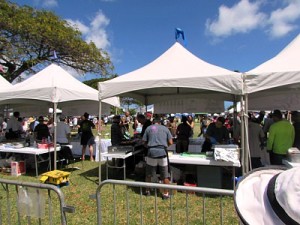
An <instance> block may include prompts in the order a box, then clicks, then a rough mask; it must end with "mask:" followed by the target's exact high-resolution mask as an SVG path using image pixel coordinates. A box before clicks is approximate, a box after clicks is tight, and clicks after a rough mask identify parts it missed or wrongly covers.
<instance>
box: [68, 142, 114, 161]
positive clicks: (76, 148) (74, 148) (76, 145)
mask: <svg viewBox="0 0 300 225" xmlns="http://www.w3.org/2000/svg"><path fill="white" fill-rule="evenodd" d="M95 142H96V144H94V156H95V161H99V153H98V152H99V140H95ZM70 144H71V145H72V152H73V154H74V155H81V152H82V150H81V149H82V146H81V145H80V141H74V142H71V143H70ZM100 144H101V146H100V148H101V154H103V153H107V151H108V150H107V147H108V146H111V140H110V139H101V142H100ZM85 154H86V155H89V154H90V151H89V149H88V147H87V148H86V150H85ZM105 160H106V158H104V157H103V156H101V161H105Z"/></svg>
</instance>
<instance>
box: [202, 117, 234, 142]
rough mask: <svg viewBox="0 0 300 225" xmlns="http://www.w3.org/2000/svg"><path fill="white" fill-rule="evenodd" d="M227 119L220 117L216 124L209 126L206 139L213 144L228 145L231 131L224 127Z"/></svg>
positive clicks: (205, 135)
mask: <svg viewBox="0 0 300 225" xmlns="http://www.w3.org/2000/svg"><path fill="white" fill-rule="evenodd" d="M224 123H225V119H224V117H222V116H219V117H218V118H217V120H216V122H214V123H211V124H209V126H208V128H207V130H206V133H205V134H204V137H205V139H206V141H208V142H210V143H211V144H217V143H218V144H227V142H228V141H229V131H228V129H227V128H226V127H225V126H224Z"/></svg>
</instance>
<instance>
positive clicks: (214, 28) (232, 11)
mask: <svg viewBox="0 0 300 225" xmlns="http://www.w3.org/2000/svg"><path fill="white" fill-rule="evenodd" d="M259 6H260V2H259V1H257V2H252V3H250V2H249V1H248V0H241V1H240V2H239V3H237V4H236V5H234V6H233V7H231V8H229V7H227V6H224V5H222V6H220V8H219V16H218V18H217V19H216V20H213V21H211V20H207V21H206V29H207V31H208V33H210V34H212V35H213V36H216V37H222V36H230V35H233V34H236V33H247V32H249V31H251V30H253V29H256V28H257V27H259V26H262V25H263V21H264V20H265V19H266V15H265V14H264V13H261V12H259Z"/></svg>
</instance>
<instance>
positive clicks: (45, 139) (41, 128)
mask: <svg viewBox="0 0 300 225" xmlns="http://www.w3.org/2000/svg"><path fill="white" fill-rule="evenodd" d="M57 119H58V120H57V122H56V142H57V143H58V144H60V145H62V146H65V145H68V144H69V143H70V138H71V130H72V129H74V130H77V132H78V134H79V136H80V144H81V145H82V160H85V152H86V148H88V149H89V153H90V160H91V161H94V156H93V155H94V154H93V152H94V149H93V145H94V144H95V140H94V135H93V132H92V129H95V128H96V126H98V118H97V117H94V118H90V115H89V114H88V113H87V112H85V113H84V114H83V115H82V116H80V117H76V116H74V117H67V116H65V115H64V114H59V115H58V117H57ZM0 122H1V123H0V133H1V136H2V137H5V139H6V140H7V141H11V140H16V139H19V138H24V139H26V140H28V142H27V143H28V145H30V140H31V142H32V143H31V144H33V145H36V144H38V143H52V142H53V139H54V121H53V117H52V115H50V116H39V117H37V118H35V117H29V118H24V117H21V113H20V112H17V111H16V112H14V113H13V115H12V116H11V118H9V119H7V118H5V119H4V118H3V115H1V116H0Z"/></svg>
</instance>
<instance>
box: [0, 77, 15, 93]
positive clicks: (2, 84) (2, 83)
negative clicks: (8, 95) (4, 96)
mask: <svg viewBox="0 0 300 225" xmlns="http://www.w3.org/2000/svg"><path fill="white" fill-rule="evenodd" d="M11 86H12V84H11V83H9V82H8V81H7V80H6V79H5V78H4V77H2V76H1V75H0V89H1V90H6V89H8V88H10V87H11Z"/></svg>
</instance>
